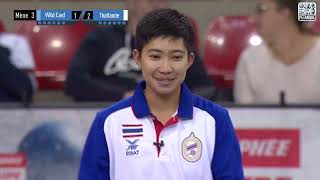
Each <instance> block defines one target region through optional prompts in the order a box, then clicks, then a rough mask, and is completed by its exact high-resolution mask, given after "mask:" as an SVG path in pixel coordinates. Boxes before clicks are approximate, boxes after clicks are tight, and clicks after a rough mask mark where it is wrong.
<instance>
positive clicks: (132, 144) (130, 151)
mask: <svg viewBox="0 0 320 180" xmlns="http://www.w3.org/2000/svg"><path fill="white" fill-rule="evenodd" d="M126 141H127V142H128V143H129V145H128V148H127V149H126V155H127V156H137V155H139V150H138V149H137V148H138V146H139V145H138V144H136V143H137V142H138V141H139V139H136V140H134V141H130V140H129V139H126Z"/></svg>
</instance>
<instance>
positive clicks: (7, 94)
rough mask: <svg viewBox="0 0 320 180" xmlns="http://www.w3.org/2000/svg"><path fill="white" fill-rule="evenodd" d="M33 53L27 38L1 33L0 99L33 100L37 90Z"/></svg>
mask: <svg viewBox="0 0 320 180" xmlns="http://www.w3.org/2000/svg"><path fill="white" fill-rule="evenodd" d="M36 87H37V85H36V81H35V76H34V61H33V55H32V51H31V48H30V45H29V44H28V42H27V40H26V39H25V38H24V37H22V36H19V35H16V34H12V33H5V32H3V33H0V101H28V102H29V101H31V100H32V95H33V92H34V91H35V90H36Z"/></svg>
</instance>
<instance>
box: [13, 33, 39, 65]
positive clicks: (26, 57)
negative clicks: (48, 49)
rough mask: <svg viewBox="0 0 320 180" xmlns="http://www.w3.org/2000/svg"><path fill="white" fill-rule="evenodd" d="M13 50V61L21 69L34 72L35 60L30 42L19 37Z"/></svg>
mask: <svg viewBox="0 0 320 180" xmlns="http://www.w3.org/2000/svg"><path fill="white" fill-rule="evenodd" d="M11 50H12V56H11V57H12V61H13V63H14V64H15V65H16V66H17V67H18V68H20V69H29V70H33V69H34V68H35V66H34V59H33V55H32V50H31V47H30V45H29V42H28V41H27V39H26V38H24V37H22V36H17V38H16V41H15V47H14V49H11Z"/></svg>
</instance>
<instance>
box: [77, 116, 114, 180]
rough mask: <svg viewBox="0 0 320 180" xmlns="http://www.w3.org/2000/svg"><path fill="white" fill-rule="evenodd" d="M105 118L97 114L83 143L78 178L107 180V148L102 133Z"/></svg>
mask: <svg viewBox="0 0 320 180" xmlns="http://www.w3.org/2000/svg"><path fill="white" fill-rule="evenodd" d="M104 121H105V119H104V118H103V116H101V114H99V113H98V114H97V115H96V118H95V120H94V122H93V124H92V126H91V129H90V132H89V134H88V137H87V141H86V143H85V146H84V149H83V152H82V158H81V164H80V170H79V176H78V180H92V179H94V180H109V179H110V162H109V150H108V145H107V141H106V138H105V134H104Z"/></svg>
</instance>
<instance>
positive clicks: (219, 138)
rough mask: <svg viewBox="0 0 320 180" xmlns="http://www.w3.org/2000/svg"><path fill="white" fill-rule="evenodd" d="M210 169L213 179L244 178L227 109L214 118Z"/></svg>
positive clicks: (238, 179)
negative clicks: (214, 132)
mask: <svg viewBox="0 0 320 180" xmlns="http://www.w3.org/2000/svg"><path fill="white" fill-rule="evenodd" d="M211 171H212V177H213V179H215V180H244V175H243V168H242V158H241V151H240V146H239V142H238V139H237V136H236V133H235V130H234V127H233V125H232V122H231V119H230V116H229V113H228V111H227V110H225V111H224V112H223V113H221V114H220V115H219V116H218V117H217V120H216V140H215V147H214V154H213V158H212V162H211Z"/></svg>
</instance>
